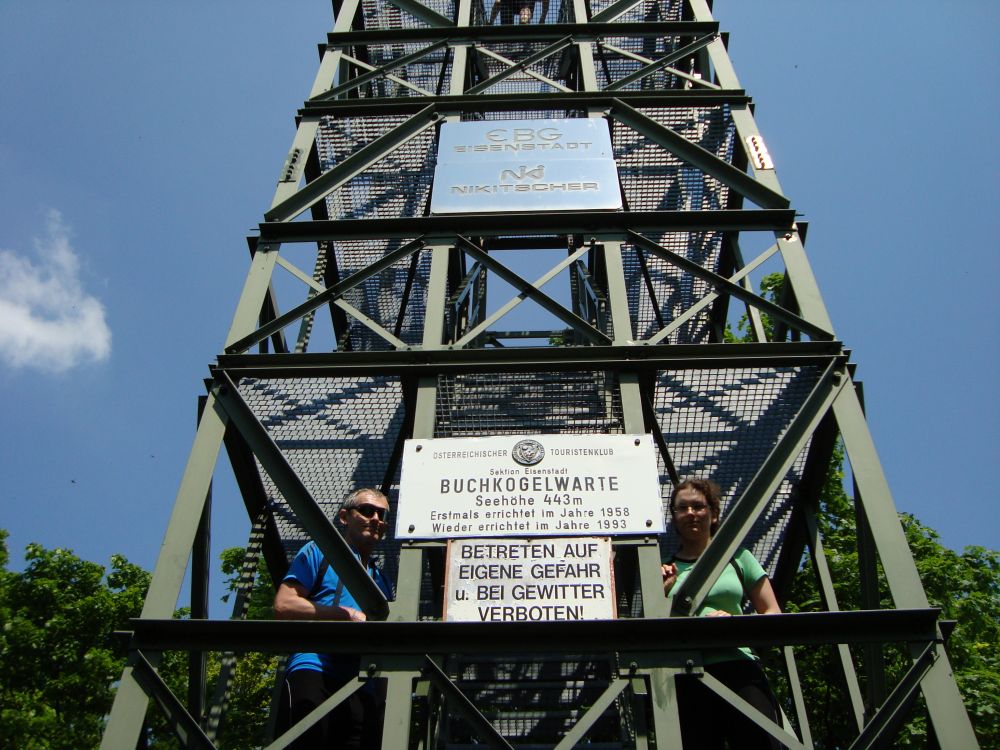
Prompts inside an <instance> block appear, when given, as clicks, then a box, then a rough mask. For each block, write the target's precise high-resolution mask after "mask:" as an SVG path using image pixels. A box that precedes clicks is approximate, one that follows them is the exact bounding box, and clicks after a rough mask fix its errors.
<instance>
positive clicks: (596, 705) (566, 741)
mask: <svg viewBox="0 0 1000 750" xmlns="http://www.w3.org/2000/svg"><path fill="white" fill-rule="evenodd" d="M628 685H629V681H628V680H626V679H621V678H618V679H614V680H612V681H611V683H610V684H609V685H608V686H607V687H606V688H605V689H604V691H603V692H602V693H601V695H600V696H599V697H598V698H597V700H595V701H594V702H593V703H592V704H591V705H590V707H589V708H588V709H587V711H586V713H584V715H583V716H581V717H580V718H579V719H578V720H577V722H576V724H574V725H573V728H572V729H570V730H569V731H568V732H566V734H564V735H563V738H562V739H561V740H560V741H559V743H558V744H557V745H556V746H555V748H554V750H571V748H574V747H576V746H577V743H582V740H583V739H584V735H586V733H587V730H588V729H590V728H591V727H592V726H594V722H596V721H597V720H598V719H599V718H601V716H602V715H603V714H604V712H605V711H607V710H608V708H610V707H611V704H612V703H614V702H615V701H616V700H617V699H618V696H619V695H621V694H622V691H623V690H624V689H625V688H626V687H628Z"/></svg>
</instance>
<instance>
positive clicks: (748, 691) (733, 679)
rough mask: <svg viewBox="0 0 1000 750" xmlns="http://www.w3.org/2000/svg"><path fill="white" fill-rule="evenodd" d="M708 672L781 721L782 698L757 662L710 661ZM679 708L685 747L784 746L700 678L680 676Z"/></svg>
mask: <svg viewBox="0 0 1000 750" xmlns="http://www.w3.org/2000/svg"><path fill="white" fill-rule="evenodd" d="M705 671H706V672H708V673H709V674H710V675H712V676H713V677H715V678H716V679H717V680H718V681H719V682H721V683H722V684H723V685H725V686H726V687H728V688H729V689H730V690H732V691H733V692H734V693H736V694H737V695H739V696H740V697H741V698H742V699H743V700H745V701H746V702H747V703H749V704H750V705H752V706H753V707H754V708H756V709H757V710H758V711H760V712H761V713H762V714H764V715H765V716H768V717H770V718H771V719H772V720H773V721H775V722H777V721H778V716H779V712H778V701H777V700H776V699H775V697H774V692H773V691H772V690H771V686H770V685H768V683H767V676H766V675H765V674H764V670H763V669H761V667H760V664H758V663H757V662H756V661H753V660H751V659H741V660H734V661H723V662H718V663H717V664H706V665H705ZM677 710H678V712H679V713H680V720H681V736H682V737H683V739H684V748H685V750H721V749H722V748H725V747H727V746H728V747H729V748H739V749H740V750H743V748H747V750H758V749H759V750H778V748H781V747H784V746H783V745H782V744H781V743H780V742H778V740H776V739H775V738H774V737H772V736H771V735H770V734H768V733H767V732H765V731H764V730H763V729H761V728H760V727H759V726H757V725H756V724H755V723H754V722H752V721H750V719H748V718H747V717H746V716H744V715H743V713H742V712H740V711H738V710H736V709H735V708H733V707H732V706H730V705H729V703H727V702H726V701H725V700H723V699H722V698H721V697H720V696H718V695H717V694H716V693H715V691H713V690H711V689H709V688H708V687H706V686H705V685H704V683H703V682H702V680H701V678H699V677H693V676H692V677H688V676H685V675H679V676H678V677H677ZM726 743H728V745H727V744H726Z"/></svg>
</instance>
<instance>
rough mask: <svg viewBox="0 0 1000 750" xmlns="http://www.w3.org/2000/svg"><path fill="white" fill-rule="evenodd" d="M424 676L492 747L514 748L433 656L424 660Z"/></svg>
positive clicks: (502, 749) (449, 705) (506, 749)
mask: <svg viewBox="0 0 1000 750" xmlns="http://www.w3.org/2000/svg"><path fill="white" fill-rule="evenodd" d="M424 676H425V677H427V679H429V680H430V681H431V683H432V684H433V685H434V687H436V688H437V689H438V690H440V691H441V693H442V694H443V695H444V697H445V700H446V701H447V703H448V707H449V708H452V709H454V710H455V711H457V712H458V713H459V714H461V715H462V716H463V717H464V718H465V720H466V721H468V722H469V724H471V725H472V728H473V729H474V730H475V732H476V735H477V737H478V738H479V739H481V740H484V742H485V744H486V745H489V746H490V747H495V748H500V750H514V749H513V747H512V746H511V744H510V743H509V742H507V740H506V739H504V737H503V735H501V734H500V733H499V732H498V731H497V730H496V728H495V727H494V726H493V725H492V724H490V722H489V720H488V719H487V718H486V717H485V716H483V715H482V713H480V711H479V709H478V708H476V706H475V704H474V703H473V702H472V701H470V700H469V699H468V698H467V697H466V695H465V694H464V693H463V692H462V691H461V690H460V689H459V688H458V686H457V685H456V684H455V683H454V682H452V681H451V679H450V678H449V677H448V675H447V674H445V673H444V671H443V670H442V669H441V667H439V666H438V664H437V662H435V661H434V660H433V659H432V658H431V657H429V656H428V657H426V660H425V662H424Z"/></svg>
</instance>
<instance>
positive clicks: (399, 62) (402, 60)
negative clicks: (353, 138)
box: [307, 40, 448, 104]
mask: <svg viewBox="0 0 1000 750" xmlns="http://www.w3.org/2000/svg"><path fill="white" fill-rule="evenodd" d="M447 46H448V43H447V42H446V41H444V40H441V41H437V42H434V43H433V44H431V45H430V46H428V47H424V48H422V49H419V50H417V51H416V52H413V53H411V54H409V55H402V56H400V57H397V58H395V59H394V60H392V61H390V62H387V63H386V64H385V65H380V66H379V67H377V68H374V69H372V70H369V71H368V72H367V73H362V74H361V75H359V76H355V77H354V78H351V79H349V80H347V81H345V82H344V83H341V84H340V85H339V86H335V87H333V88H332V89H329V90H327V91H324V92H322V93H321V94H317V95H316V96H314V97H312V98H311V99H309V100H308V102H307V104H312V103H314V102H327V101H329V100H331V99H336V98H337V97H338V96H340V95H341V94H346V93H347V92H349V91H352V90H353V89H356V88H358V87H359V86H363V85H365V84H366V83H368V82H369V81H374V80H375V79H377V78H378V77H380V76H384V75H387V74H388V73H389V71H392V70H395V69H396V68H399V67H402V66H404V65H409V64H410V63H412V62H416V61H418V60H420V59H421V58H423V57H426V56H427V55H429V54H430V53H432V52H436V51H437V50H440V49H446V48H447Z"/></svg>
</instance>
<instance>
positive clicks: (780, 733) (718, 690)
mask: <svg viewBox="0 0 1000 750" xmlns="http://www.w3.org/2000/svg"><path fill="white" fill-rule="evenodd" d="M701 680H702V683H703V684H704V685H705V687H707V688H709V689H710V690H711V691H712V692H714V693H715V694H716V695H718V696H719V697H720V698H722V699H723V700H724V701H725V702H726V703H728V704H729V705H730V706H732V707H733V708H735V709H736V710H737V711H739V712H740V713H742V714H743V715H744V716H746V717H747V718H748V719H750V720H751V721H753V722H754V723H755V724H756V725H757V726H759V727H760V728H761V729H763V730H764V731H765V732H767V733H768V734H769V735H771V736H772V737H774V738H775V739H776V740H778V742H780V743H781V744H782V745H783V746H784V747H786V748H789V749H790V750H808V748H807V747H806V746H805V745H803V744H802V743H801V742H799V739H798V737H796V736H795V735H794V734H792V733H791V732H788V731H786V730H785V729H783V728H782V727H779V726H778V725H777V724H775V723H774V722H772V721H771V720H770V718H769V717H767V716H765V715H764V714H762V713H761V712H760V711H758V710H757V709H756V708H754V707H753V706H752V705H751V704H749V703H747V702H746V701H745V700H743V698H741V697H740V696H739V695H738V694H737V693H735V692H733V691H732V690H731V689H730V688H729V687H728V686H727V685H726V684H725V683H723V682H721V681H720V680H719V679H718V678H716V677H713V676H712V675H711V674H709V673H708V672H704V673H703V674H702V676H701Z"/></svg>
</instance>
